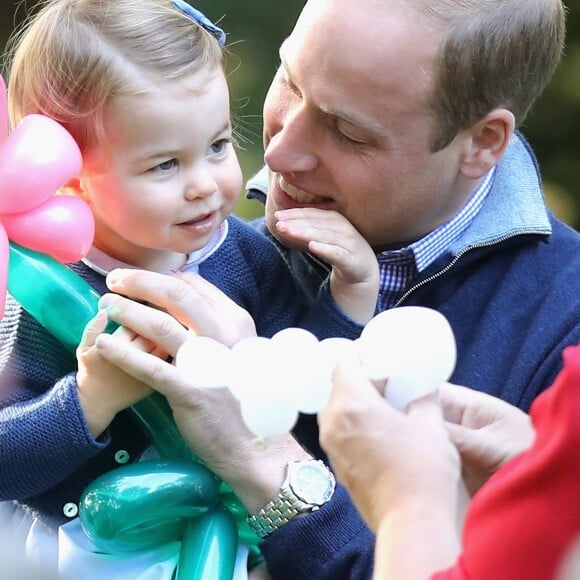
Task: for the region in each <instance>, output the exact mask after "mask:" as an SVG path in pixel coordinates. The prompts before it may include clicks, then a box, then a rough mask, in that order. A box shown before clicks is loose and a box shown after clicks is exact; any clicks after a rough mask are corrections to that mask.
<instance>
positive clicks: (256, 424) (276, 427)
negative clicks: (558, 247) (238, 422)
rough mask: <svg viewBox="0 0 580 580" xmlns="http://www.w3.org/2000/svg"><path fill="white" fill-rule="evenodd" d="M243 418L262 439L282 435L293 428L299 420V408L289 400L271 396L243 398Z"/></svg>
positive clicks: (241, 403) (241, 405)
mask: <svg viewBox="0 0 580 580" xmlns="http://www.w3.org/2000/svg"><path fill="white" fill-rule="evenodd" d="M240 409H241V413H242V419H243V420H244V423H245V424H246V426H247V427H248V429H249V430H250V431H251V432H252V433H253V434H254V435H256V437H259V438H261V439H272V438H274V437H280V436H282V435H284V434H286V433H289V432H290V431H291V430H292V427H294V425H295V424H296V421H297V420H298V410H297V409H296V408H295V407H292V405H289V404H288V402H287V401H281V400H280V401H276V400H275V399H270V398H269V397H264V398H263V399H253V400H249V401H246V400H242V401H241V402H240Z"/></svg>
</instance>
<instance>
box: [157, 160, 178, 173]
mask: <svg viewBox="0 0 580 580" xmlns="http://www.w3.org/2000/svg"><path fill="white" fill-rule="evenodd" d="M176 165H177V159H168V160H167V161H164V162H163V163H159V165H156V166H155V167H154V168H153V169H154V170H156V171H162V172H164V171H171V169H173V168H174V167H175V166H176Z"/></svg>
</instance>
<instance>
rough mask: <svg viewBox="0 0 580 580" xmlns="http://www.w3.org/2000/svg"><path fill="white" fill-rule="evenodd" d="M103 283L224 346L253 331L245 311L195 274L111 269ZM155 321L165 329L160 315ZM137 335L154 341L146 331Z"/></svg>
mask: <svg viewBox="0 0 580 580" xmlns="http://www.w3.org/2000/svg"><path fill="white" fill-rule="evenodd" d="M107 284H108V286H109V288H111V290H113V291H114V292H117V293H119V294H123V295H125V296H129V297H130V298H133V299H135V300H138V301H144V302H148V303H150V304H154V305H155V306H157V307H158V308H161V309H162V310H165V311H167V312H168V313H169V314H170V315H171V316H173V317H174V318H175V319H176V320H178V321H179V322H180V323H181V324H182V325H184V326H186V327H187V328H191V329H193V330H194V331H195V332H196V333H198V334H201V335H204V336H209V337H211V338H214V339H216V340H219V341H220V342H222V343H224V344H226V345H228V346H231V345H233V344H235V343H236V342H238V341H239V340H241V339H242V338H245V337H248V336H255V334H256V330H255V326H254V321H253V319H252V317H251V316H250V315H249V313H248V312H247V311H246V310H244V309H243V308H241V307H240V306H239V305H238V304H236V303H235V302H234V301H233V300H232V299H231V298H229V297H228V296H226V295H225V294H224V293H223V292H222V291H221V290H220V289H219V288H217V287H216V286H214V285H213V284H211V283H210V282H208V281H207V280H204V279H203V278H202V277H201V276H199V275H197V274H193V273H179V274H175V275H172V276H167V275H165V274H158V273H155V272H146V271H143V270H113V271H112V272H111V273H110V274H109V275H108V276H107ZM157 323H158V324H161V327H160V328H159V329H158V330H159V331H161V332H164V331H166V330H167V327H166V326H165V325H166V324H167V323H166V322H164V321H163V319H162V318H158V319H157ZM135 330H137V331H138V329H137V328H135ZM138 332H139V331H138ZM141 334H143V336H147V337H148V338H151V339H152V340H154V339H153V338H152V337H151V336H150V334H146V333H141ZM166 350H167V351H168V352H169V353H171V354H174V353H172V351H171V350H169V348H166Z"/></svg>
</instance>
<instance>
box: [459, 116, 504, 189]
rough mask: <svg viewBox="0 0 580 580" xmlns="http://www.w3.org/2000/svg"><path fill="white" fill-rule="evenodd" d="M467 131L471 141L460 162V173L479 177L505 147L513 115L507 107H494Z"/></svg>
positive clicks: (494, 163) (474, 177)
mask: <svg viewBox="0 0 580 580" xmlns="http://www.w3.org/2000/svg"><path fill="white" fill-rule="evenodd" d="M468 131H469V133H470V136H471V143H470V149H469V151H468V152H467V154H466V155H465V157H464V158H463V162H462V164H461V174H462V175H463V176H464V177H467V178H468V179H480V178H481V177H483V176H484V175H485V174H486V173H487V172H488V171H489V170H490V169H491V168H492V167H493V166H494V165H496V163H497V162H498V161H499V160H500V159H501V157H502V155H503V154H504V152H505V150H506V149H507V147H508V145H509V143H510V139H511V138H512V135H513V134H514V131H515V117H514V115H513V113H512V112H511V111H508V110H507V109H494V110H493V111H491V112H490V113H488V114H487V115H486V116H485V117H484V118H483V119H482V120H481V121H479V122H478V123H476V124H475V125H473V127H471V128H470V129H469V130H468Z"/></svg>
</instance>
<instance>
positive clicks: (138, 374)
mask: <svg viewBox="0 0 580 580" xmlns="http://www.w3.org/2000/svg"><path fill="white" fill-rule="evenodd" d="M96 347H97V349H98V351H99V354H100V355H101V356H102V357H103V358H105V359H106V360H108V361H109V362H110V363H112V364H114V365H115V366H117V367H119V368H120V369H122V370H123V371H125V372H126V373H127V374H129V375H131V376H132V377H134V378H136V379H137V380H139V381H141V382H143V383H145V384H146V385H148V386H149V387H151V388H152V389H154V390H156V391H159V392H160V393H162V394H163V395H165V396H166V397H168V398H175V397H179V396H181V395H183V394H184V393H185V391H190V390H191V389H190V388H189V387H188V385H187V384H186V383H185V381H183V379H182V378H181V376H180V375H179V372H178V371H177V369H176V368H175V367H174V366H173V365H170V364H167V363H166V362H165V361H163V360H162V359H160V358H158V357H156V356H154V355H152V354H150V353H148V352H144V351H141V350H138V349H136V348H134V347H133V346H132V345H131V344H130V343H128V342H125V341H124V340H123V339H121V338H119V337H117V336H114V335H110V334H101V335H100V336H99V337H98V338H97V340H96Z"/></svg>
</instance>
